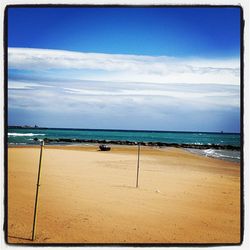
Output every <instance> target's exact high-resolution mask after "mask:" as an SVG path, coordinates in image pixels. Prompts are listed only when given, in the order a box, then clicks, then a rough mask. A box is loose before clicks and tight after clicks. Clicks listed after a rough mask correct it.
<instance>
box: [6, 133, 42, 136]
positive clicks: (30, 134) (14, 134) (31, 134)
mask: <svg viewBox="0 0 250 250" xmlns="http://www.w3.org/2000/svg"><path fill="white" fill-rule="evenodd" d="M39 135H45V134H33V133H25V134H22V133H8V136H39Z"/></svg>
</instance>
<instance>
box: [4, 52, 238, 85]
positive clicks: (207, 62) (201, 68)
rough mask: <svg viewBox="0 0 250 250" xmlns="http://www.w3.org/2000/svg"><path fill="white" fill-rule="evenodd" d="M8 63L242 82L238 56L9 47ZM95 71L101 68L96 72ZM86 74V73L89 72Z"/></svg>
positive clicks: (140, 77)
mask: <svg viewBox="0 0 250 250" xmlns="http://www.w3.org/2000/svg"><path fill="white" fill-rule="evenodd" d="M8 67H9V68H10V69H19V70H36V71H46V70H47V71H48V70H49V71H51V70H61V71H62V72H65V71H68V72H69V73H70V71H71V70H85V71H88V74H86V72H84V73H82V74H81V73H80V74H78V78H79V79H82V80H105V81H120V82H144V83H162V84H170V83H183V84H185V83H195V84H204V83H205V84H227V85H228V84H231V85H239V83H240V70H239V69H240V62H239V59H238V58H233V59H232V58H231V59H213V60H212V59H202V58H175V57H167V56H144V55H119V54H101V53H83V52H72V51H64V50H48V49H30V48H9V49H8ZM96 71H102V72H101V73H98V74H96ZM86 75H87V76H86Z"/></svg>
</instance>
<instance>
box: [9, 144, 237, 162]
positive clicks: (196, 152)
mask: <svg viewBox="0 0 250 250" xmlns="http://www.w3.org/2000/svg"><path fill="white" fill-rule="evenodd" d="M106 144H108V145H109V146H111V148H112V149H114V148H116V147H117V148H122V147H128V148H137V145H136V144H135V145H134V144H133V145H129V144H125V145H124V144H122V145H121V144H111V143H106ZM99 145H100V143H65V144H63V143H62V144H59V143H54V144H53V143H50V144H45V146H46V147H50V148H63V147H66V149H67V148H69V149H70V148H74V149H77V148H79V150H80V149H84V148H85V149H86V148H88V147H89V148H97V149H98V148H99ZM141 146H142V147H144V148H149V149H157V150H168V149H171V148H172V149H174V148H176V149H181V150H184V151H187V152H189V153H191V154H194V155H199V156H202V157H205V158H212V159H218V160H222V161H226V162H236V163H240V156H237V157H230V156H227V155H224V156H223V155H222V156H217V155H216V152H215V156H214V155H212V154H206V153H205V152H204V151H205V149H206V148H205V149H200V148H198V149H197V148H194V147H175V146H155V145H153V146H152V145H141ZM22 147H23V148H36V147H40V144H25V145H24V144H23V145H20V144H19V145H18V144H8V148H22ZM112 149H111V150H112ZM210 149H212V148H208V150H210ZM220 150H221V151H223V150H225V151H230V152H231V153H235V152H240V150H230V149H220ZM220 150H217V151H220Z"/></svg>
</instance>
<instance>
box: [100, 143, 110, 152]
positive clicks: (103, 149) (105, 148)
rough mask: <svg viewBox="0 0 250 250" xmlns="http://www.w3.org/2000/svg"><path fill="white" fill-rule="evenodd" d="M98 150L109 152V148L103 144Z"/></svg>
mask: <svg viewBox="0 0 250 250" xmlns="http://www.w3.org/2000/svg"><path fill="white" fill-rule="evenodd" d="M99 148H100V150H101V151H110V149H111V148H110V147H109V146H107V145H104V144H103V145H100V146H99Z"/></svg>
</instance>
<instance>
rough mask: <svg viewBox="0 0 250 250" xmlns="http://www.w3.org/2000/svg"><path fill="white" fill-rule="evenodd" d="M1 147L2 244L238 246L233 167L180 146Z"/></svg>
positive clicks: (237, 171)
mask: <svg viewBox="0 0 250 250" xmlns="http://www.w3.org/2000/svg"><path fill="white" fill-rule="evenodd" d="M39 153H40V149H39V147H16V148H15V147H12V148H9V149H8V242H9V243H101V244H102V243H239V242H240V165H239V163H233V162H226V161H222V160H217V159H212V158H207V157H202V156H198V155H194V154H191V153H190V152H187V151H185V150H182V149H175V148H166V149H159V148H158V149H157V148H150V147H142V148H141V156H140V175H139V188H135V183H136V166H137V148H136V147H132V146H131V147H129V146H127V147H119V146H116V147H112V150H111V151H109V152H102V151H98V148H97V147H72V146H71V147H69V146H68V147H66V146H57V147H55V146H46V147H45V149H44V151H43V162H42V173H41V186H40V197H39V208H38V217H37V234H36V240H35V241H31V240H30V239H31V234H32V222H33V209H34V200H35V191H36V181H37V170H38V162H39Z"/></svg>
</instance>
